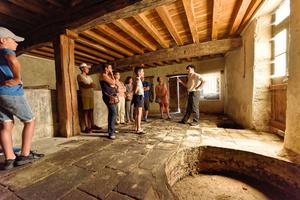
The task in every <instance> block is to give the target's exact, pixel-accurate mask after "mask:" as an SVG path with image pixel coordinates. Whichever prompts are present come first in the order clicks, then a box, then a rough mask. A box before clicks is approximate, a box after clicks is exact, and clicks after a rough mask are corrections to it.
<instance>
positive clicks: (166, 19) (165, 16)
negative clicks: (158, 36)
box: [155, 6, 183, 45]
mask: <svg viewBox="0 0 300 200" xmlns="http://www.w3.org/2000/svg"><path fill="white" fill-rule="evenodd" d="M155 10H156V12H157V13H158V15H159V17H160V18H161V20H162V21H163V23H164V24H165V26H166V27H167V29H168V30H169V32H170V34H171V35H172V37H173V38H174V40H175V42H176V44H177V45H183V41H182V39H181V38H180V35H179V34H178V32H177V30H176V27H175V24H174V22H173V20H172V18H171V16H170V15H169V13H168V10H167V8H166V6H160V7H157V8H156V9H155Z"/></svg>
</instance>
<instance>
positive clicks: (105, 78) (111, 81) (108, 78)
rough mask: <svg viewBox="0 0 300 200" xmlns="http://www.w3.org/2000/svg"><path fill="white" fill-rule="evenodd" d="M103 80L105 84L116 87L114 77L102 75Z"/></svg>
mask: <svg viewBox="0 0 300 200" xmlns="http://www.w3.org/2000/svg"><path fill="white" fill-rule="evenodd" d="M101 79H102V80H103V81H105V82H107V83H108V84H110V85H115V84H116V79H115V78H114V76H113V75H110V76H109V75H108V74H102V75H101Z"/></svg>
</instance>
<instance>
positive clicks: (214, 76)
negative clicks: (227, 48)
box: [201, 72, 220, 100]
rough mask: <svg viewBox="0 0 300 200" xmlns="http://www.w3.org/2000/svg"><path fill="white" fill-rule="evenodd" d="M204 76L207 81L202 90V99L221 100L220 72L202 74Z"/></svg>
mask: <svg viewBox="0 0 300 200" xmlns="http://www.w3.org/2000/svg"><path fill="white" fill-rule="evenodd" d="M202 78H203V79H204V80H205V81H206V82H205V84H204V87H203V90H201V99H205V100H219V99H220V72H217V73H209V74H202Z"/></svg>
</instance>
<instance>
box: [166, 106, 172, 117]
mask: <svg viewBox="0 0 300 200" xmlns="http://www.w3.org/2000/svg"><path fill="white" fill-rule="evenodd" d="M165 111H166V113H167V115H168V119H171V115H170V110H169V106H166V107H165Z"/></svg>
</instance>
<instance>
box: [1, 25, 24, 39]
mask: <svg viewBox="0 0 300 200" xmlns="http://www.w3.org/2000/svg"><path fill="white" fill-rule="evenodd" d="M0 38H11V39H13V40H15V41H16V42H22V41H24V38H22V37H19V36H16V35H15V34H14V33H13V32H11V31H10V30H8V29H7V28H4V27H2V26H0Z"/></svg>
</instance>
